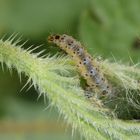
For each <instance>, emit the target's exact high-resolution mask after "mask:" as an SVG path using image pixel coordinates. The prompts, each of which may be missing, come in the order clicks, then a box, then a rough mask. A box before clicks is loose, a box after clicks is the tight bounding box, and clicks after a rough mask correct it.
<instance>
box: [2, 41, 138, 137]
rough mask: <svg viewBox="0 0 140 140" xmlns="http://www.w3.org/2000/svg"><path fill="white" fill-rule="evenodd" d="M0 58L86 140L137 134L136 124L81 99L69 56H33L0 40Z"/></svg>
mask: <svg viewBox="0 0 140 140" xmlns="http://www.w3.org/2000/svg"><path fill="white" fill-rule="evenodd" d="M0 62H1V63H2V64H3V63H5V64H6V65H7V67H8V68H9V69H12V68H15V69H16V70H17V71H18V73H19V74H20V73H25V75H27V76H28V77H29V80H28V82H30V81H32V83H33V85H34V87H35V89H36V90H39V92H40V95H42V94H43V95H44V96H46V95H47V97H48V98H49V100H50V105H52V106H55V107H57V109H58V111H59V113H60V114H62V115H63V116H64V119H65V121H66V122H67V123H69V124H71V125H72V127H73V130H79V132H80V134H81V135H83V136H84V137H85V139H86V140H108V139H111V140H112V139H113V140H118V139H119V140H126V139H127V140H132V139H136V138H138V136H140V125H138V124H136V123H134V122H133V123H130V122H129V123H128V122H124V121H120V120H117V119H111V118H108V117H107V116H106V115H105V114H104V113H102V112H100V111H99V109H98V107H95V106H92V105H91V104H90V103H88V102H87V101H86V100H85V98H84V97H83V94H84V91H83V90H82V89H81V88H80V86H79V80H78V77H77V76H76V75H75V74H74V73H75V70H74V67H73V66H72V65H70V64H69V59H67V58H65V57H56V56H55V57H46V58H41V57H37V54H31V53H30V51H27V50H24V49H22V48H21V46H20V45H16V43H12V42H11V41H3V40H0ZM70 71H73V72H72V74H71V72H70ZM60 73H61V74H60ZM65 81H66V82H65Z"/></svg>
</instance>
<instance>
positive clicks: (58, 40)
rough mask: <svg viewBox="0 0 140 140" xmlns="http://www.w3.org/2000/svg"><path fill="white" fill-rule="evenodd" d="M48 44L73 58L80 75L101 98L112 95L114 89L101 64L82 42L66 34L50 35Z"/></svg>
mask: <svg viewBox="0 0 140 140" xmlns="http://www.w3.org/2000/svg"><path fill="white" fill-rule="evenodd" d="M48 42H49V43H54V44H56V45H57V46H59V47H60V48H61V49H62V50H64V51H65V52H66V53H67V54H69V55H70V56H72V58H73V60H74V62H75V64H76V66H77V69H78V71H79V73H80V74H81V76H82V77H84V79H85V80H86V82H87V85H88V86H89V88H90V89H92V90H93V91H96V92H97V93H99V94H100V96H102V95H106V94H109V95H110V94H111V92H112V88H111V87H110V85H109V84H108V81H107V79H106V78H105V77H104V75H103V73H102V72H101V69H100V66H99V63H98V62H97V61H96V60H94V59H93V58H92V57H91V55H90V54H89V53H88V52H87V51H86V49H85V48H84V47H83V46H82V45H81V43H80V42H78V41H76V40H75V39H74V38H73V37H71V36H68V35H66V34H63V35H50V36H49V37H48Z"/></svg>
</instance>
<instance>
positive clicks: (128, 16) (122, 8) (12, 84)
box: [0, 0, 140, 140]
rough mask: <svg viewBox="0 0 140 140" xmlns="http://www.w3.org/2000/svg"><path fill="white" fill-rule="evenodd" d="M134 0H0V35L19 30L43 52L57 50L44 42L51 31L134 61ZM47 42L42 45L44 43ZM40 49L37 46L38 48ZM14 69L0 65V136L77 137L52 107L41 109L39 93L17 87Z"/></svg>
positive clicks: (137, 21)
mask: <svg viewBox="0 0 140 140" xmlns="http://www.w3.org/2000/svg"><path fill="white" fill-rule="evenodd" d="M139 13H140V1H139V0H135V1H132V0H127V1H126V0H107V1H105V0H0V36H1V37H2V36H3V35H5V34H7V37H8V36H9V35H11V34H12V33H13V32H16V33H19V34H20V35H23V41H25V40H29V41H28V43H27V44H26V45H25V46H24V47H25V48H27V47H29V45H32V44H35V45H40V44H44V46H42V47H41V49H44V48H45V49H46V53H47V52H53V53H54V52H57V51H60V50H59V49H58V48H53V47H51V46H50V45H49V44H47V42H46V37H47V36H48V35H49V34H51V33H66V34H69V35H72V36H74V37H75V38H77V39H78V40H80V41H81V42H82V43H83V44H84V45H85V46H86V47H87V49H88V51H89V52H90V53H91V54H92V55H101V56H102V57H103V58H109V59H111V60H113V59H115V60H119V61H120V60H121V61H124V62H130V64H131V63H137V62H138V61H139V59H140V26H139V25H140V15H139ZM46 46H47V47H46ZM37 51H39V49H38V50H37ZM26 80H27V77H25V76H24V75H22V81H21V82H20V79H19V77H18V75H17V73H16V71H15V70H13V72H12V73H11V74H10V72H9V70H7V68H6V67H5V66H4V71H3V70H2V68H0V139H2V140H16V139H17V140H20V139H21V140H50V139H51V140H71V139H74V140H78V139H79V136H78V134H77V135H74V137H71V129H70V127H69V126H67V125H66V124H65V123H64V122H63V121H62V118H61V117H59V120H58V116H59V114H58V112H57V110H56V109H54V108H51V109H50V108H49V109H47V110H46V111H44V109H45V108H46V107H47V106H48V101H47V99H46V104H44V100H43V97H41V98H40V99H39V100H37V97H38V93H37V92H36V91H35V90H34V88H31V89H30V90H28V91H26V89H27V87H26V88H25V89H23V90H22V91H20V90H21V88H22V87H23V86H24V84H25V83H26Z"/></svg>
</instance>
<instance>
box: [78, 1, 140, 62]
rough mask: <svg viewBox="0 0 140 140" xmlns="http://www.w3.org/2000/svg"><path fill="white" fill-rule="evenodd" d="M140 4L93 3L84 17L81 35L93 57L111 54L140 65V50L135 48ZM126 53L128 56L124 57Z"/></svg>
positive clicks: (139, 32) (136, 2) (137, 2)
mask: <svg viewBox="0 0 140 140" xmlns="http://www.w3.org/2000/svg"><path fill="white" fill-rule="evenodd" d="M139 5H140V1H139V0H135V1H131V0H128V1H127V2H126V1H122V0H117V1H112V0H108V1H102V0H94V1H92V2H91V6H90V9H89V10H87V11H85V12H84V13H83V14H82V17H81V19H80V27H79V35H80V39H81V40H82V41H83V42H84V43H85V44H86V45H85V46H87V49H88V50H89V52H90V53H92V54H100V55H102V56H105V57H106V56H109V57H112V55H113V56H114V57H115V58H116V59H119V60H120V59H121V60H130V57H131V58H132V59H133V60H134V61H135V62H137V61H138V59H139V54H140V49H139V48H137V46H136V41H137V38H139V34H140V27H139V23H140V18H139V17H138V13H140V8H139ZM124 54H125V55H124Z"/></svg>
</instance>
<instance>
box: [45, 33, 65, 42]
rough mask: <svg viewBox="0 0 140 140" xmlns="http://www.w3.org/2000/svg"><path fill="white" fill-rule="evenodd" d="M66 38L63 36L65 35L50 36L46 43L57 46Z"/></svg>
mask: <svg viewBox="0 0 140 140" xmlns="http://www.w3.org/2000/svg"><path fill="white" fill-rule="evenodd" d="M66 36H67V35H65V34H63V35H59V34H54V35H50V36H49V37H48V42H49V43H55V44H58V43H60V42H63V41H64V40H65V38H66Z"/></svg>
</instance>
